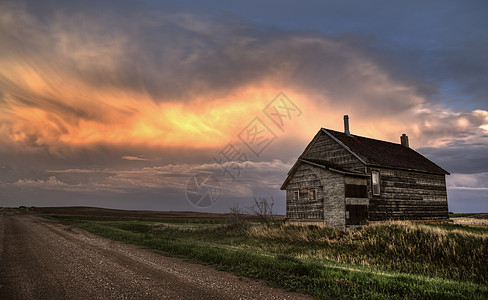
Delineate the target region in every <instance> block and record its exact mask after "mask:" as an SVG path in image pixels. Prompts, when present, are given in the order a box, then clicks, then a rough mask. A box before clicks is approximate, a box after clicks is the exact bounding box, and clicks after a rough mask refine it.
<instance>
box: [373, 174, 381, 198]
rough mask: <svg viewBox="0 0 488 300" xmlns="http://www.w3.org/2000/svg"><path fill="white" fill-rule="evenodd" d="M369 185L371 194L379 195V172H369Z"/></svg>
mask: <svg viewBox="0 0 488 300" xmlns="http://www.w3.org/2000/svg"><path fill="white" fill-rule="evenodd" d="M371 187H372V190H373V195H375V196H379V195H380V172H378V171H372V172H371Z"/></svg>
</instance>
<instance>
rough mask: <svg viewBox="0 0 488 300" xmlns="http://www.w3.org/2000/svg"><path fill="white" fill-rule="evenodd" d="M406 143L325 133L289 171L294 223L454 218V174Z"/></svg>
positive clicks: (351, 224) (345, 224)
mask: <svg viewBox="0 0 488 300" xmlns="http://www.w3.org/2000/svg"><path fill="white" fill-rule="evenodd" d="M400 141H401V143H400V144H396V143H390V142H385V141H380V140H375V139H371V138H366V137H361V136H357V135H353V134H351V133H350V132H349V118H348V116H344V132H338V131H334V130H330V129H325V128H322V129H320V130H319V132H318V133H317V134H316V135H315V137H314V138H313V140H312V141H311V142H310V143H309V144H308V146H307V147H306V148H305V150H304V152H303V153H302V155H300V157H299V158H298V160H297V162H296V163H295V164H294V165H293V167H292V168H291V170H290V171H289V172H288V176H287V178H286V180H285V182H284V183H283V185H282V186H281V189H282V190H286V218H287V220H288V221H289V222H300V223H305V224H317V225H329V226H335V227H341V228H347V227H357V226H361V225H364V224H366V223H367V222H368V220H371V221H379V220H388V219H407V220H426V219H428V220H430V219H446V218H448V208H447V192H446V180H445V175H448V174H449V173H448V172H447V171H445V170H444V169H442V168H441V167H439V166H438V165H436V164H435V163H433V162H432V161H430V160H428V159H427V158H425V157H424V156H422V155H421V154H420V153H418V152H416V151H415V150H413V149H411V148H410V147H409V144H408V137H407V136H406V135H405V134H403V135H402V136H401V137H400Z"/></svg>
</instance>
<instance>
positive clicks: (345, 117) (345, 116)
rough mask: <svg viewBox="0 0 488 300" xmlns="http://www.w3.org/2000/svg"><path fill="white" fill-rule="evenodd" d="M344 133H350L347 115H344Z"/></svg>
mask: <svg viewBox="0 0 488 300" xmlns="http://www.w3.org/2000/svg"><path fill="white" fill-rule="evenodd" d="M344 133H345V134H347V135H351V133H350V132H349V116H348V115H344Z"/></svg>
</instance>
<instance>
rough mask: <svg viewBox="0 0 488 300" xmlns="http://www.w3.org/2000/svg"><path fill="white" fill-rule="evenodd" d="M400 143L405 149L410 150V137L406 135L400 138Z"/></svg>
mask: <svg viewBox="0 0 488 300" xmlns="http://www.w3.org/2000/svg"><path fill="white" fill-rule="evenodd" d="M400 142H401V143H402V146H403V147H407V148H410V147H409V145H408V136H407V135H406V134H405V133H404V134H402V136H401V137H400Z"/></svg>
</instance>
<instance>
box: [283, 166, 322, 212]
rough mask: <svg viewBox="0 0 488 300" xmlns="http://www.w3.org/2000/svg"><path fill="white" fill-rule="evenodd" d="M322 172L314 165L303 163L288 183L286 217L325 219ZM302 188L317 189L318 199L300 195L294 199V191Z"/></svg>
mask: <svg viewBox="0 0 488 300" xmlns="http://www.w3.org/2000/svg"><path fill="white" fill-rule="evenodd" d="M319 176H320V174H319V173H318V172H317V171H316V170H314V167H313V166H311V165H307V164H301V165H300V166H299V167H298V169H297V170H296V172H295V175H294V176H293V178H292V179H291V180H290V182H289V183H288V184H287V185H286V217H287V218H288V219H291V220H319V221H323V219H324V195H323V186H322V185H321V182H320V178H319ZM301 189H317V196H316V200H309V199H307V198H305V197H303V196H302V197H300V198H299V199H298V200H294V199H293V192H294V191H296V190H298V191H300V190H301Z"/></svg>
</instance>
